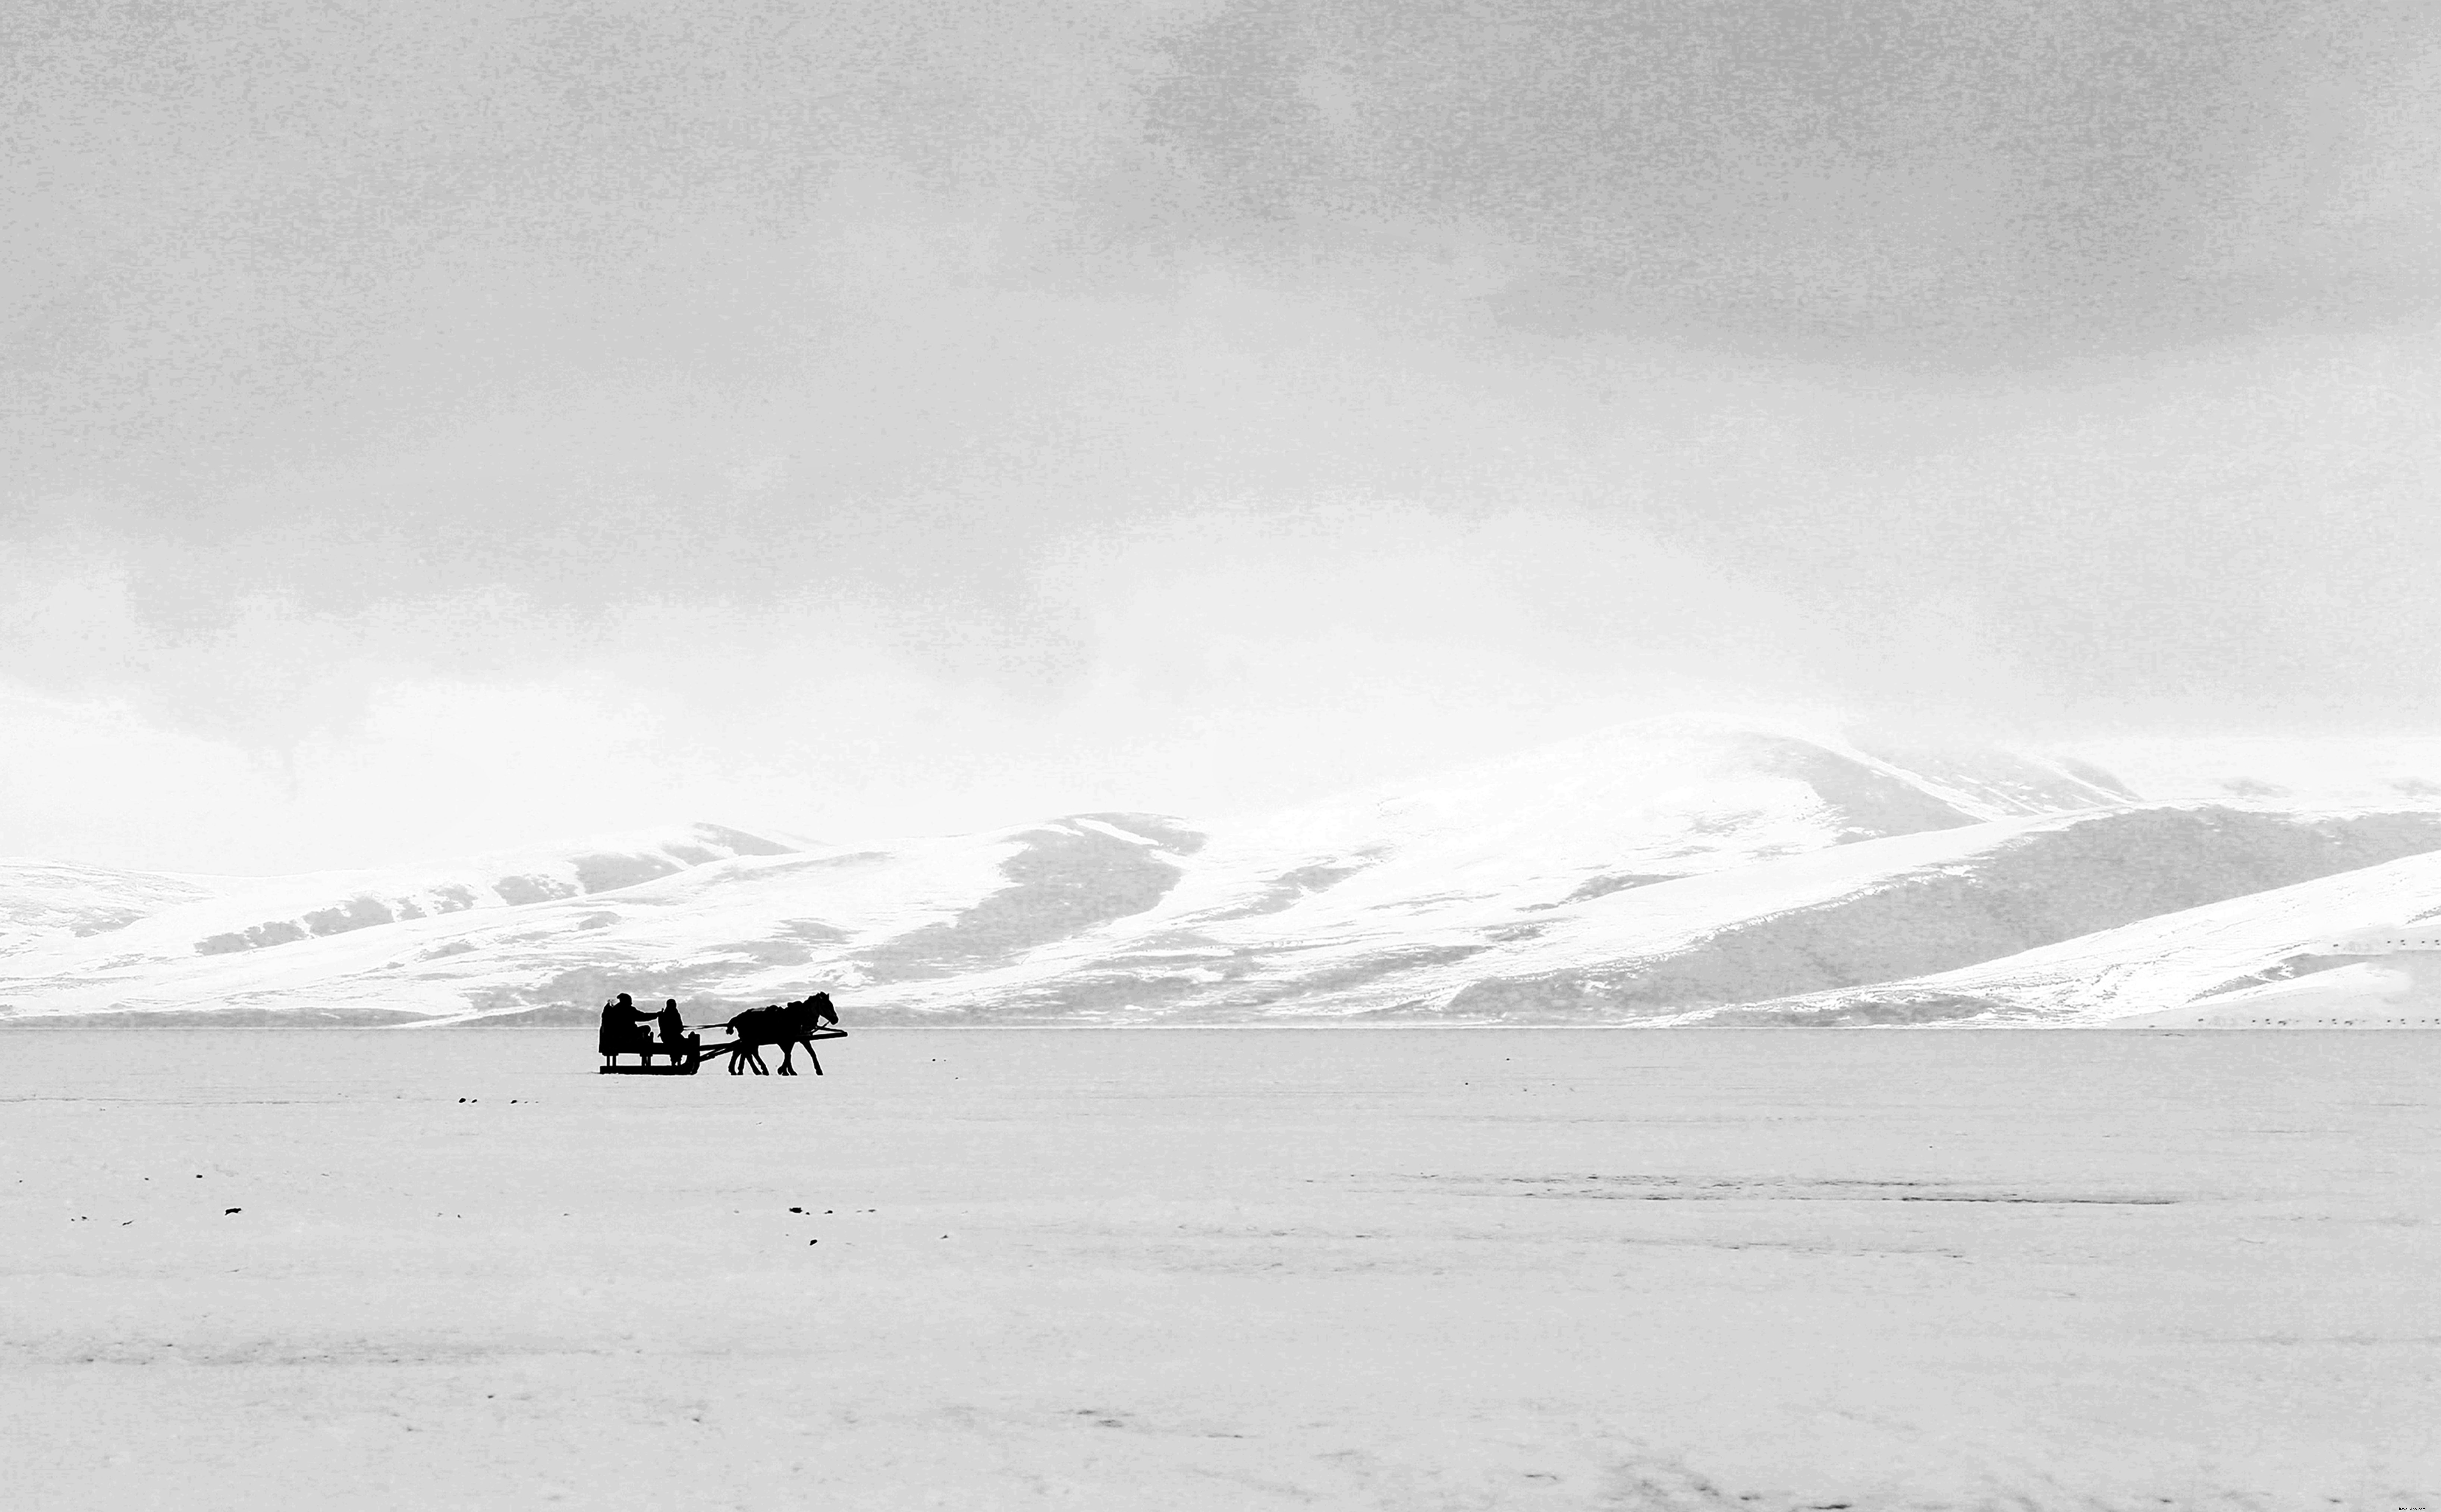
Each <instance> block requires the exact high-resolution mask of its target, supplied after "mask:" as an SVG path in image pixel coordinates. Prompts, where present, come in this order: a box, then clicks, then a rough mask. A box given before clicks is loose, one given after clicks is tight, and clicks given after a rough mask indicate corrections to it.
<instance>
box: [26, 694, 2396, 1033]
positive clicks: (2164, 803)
mask: <svg viewBox="0 0 2441 1512" xmlns="http://www.w3.org/2000/svg"><path fill="white" fill-rule="evenodd" d="M2114 750H2115V751H2116V753H2117V755H2118V756H2120V757H2123V758H2125V762H2124V763H2122V764H2121V765H2113V762H2112V756H2113V752H2114ZM2131 771H2132V772H2134V773H2136V774H2137V775H2135V776H2133V777H2131V776H2130V775H2129V773H2130V772H2131ZM2428 857H2436V858H2434V859H2432V860H2431V861H2430V864H2429V866H2427V865H2426V861H2427V858H2428ZM2419 867H2424V870H2419ZM2432 868H2441V742H2426V743H2418V742H2401V741H2391V742H2379V743H2356V744H2352V745H2349V744H2334V743H2328V742H2324V743H2319V744H2317V743H2302V744H2291V745H2279V744H2271V743H2260V742H2258V743H2251V744H2250V743H2245V742H2221V743H2203V742H2199V743H2189V744H2188V745H2186V746H2184V747H2174V746H2173V745H2172V744H2170V743H2161V742H2154V743H2149V744H2147V743H2125V744H2123V745H2122V746H2120V747H2084V748H2079V749H2075V750H2071V751H2068V752H2062V753H2050V754H2043V755H2034V754H2028V753H2020V752H2012V751H2005V750H1998V749H1988V748H1986V749H1976V748H1960V747H1947V746H1943V747H1933V746H1926V745H1924V744H1922V743H1908V742H1900V741H1893V740H1890V739H1888V738H1883V737H1877V736H1874V735H1872V734H1870V733H1840V732H1826V731H1817V730H1807V729H1801V728H1798V727H1793V726H1781V725H1772V724H1765V723H1756V722H1750V721H1741V720H1728V719H1721V718H1716V717H1708V716H1681V717H1673V718H1669V719H1661V720H1651V721H1644V722H1641V723H1638V724H1635V725H1629V726H1622V727H1618V728H1617V729H1606V730H1600V731H1597V732H1594V733H1591V734H1588V735H1585V736H1582V737H1579V738H1576V739H1572V740H1568V741H1563V742H1559V743H1556V744H1553V745H1550V746H1546V747H1538V748H1536V749H1532V750H1528V751H1523V752H1520V753H1517V754H1515V755H1512V756H1509V757H1504V758H1500V759H1496V760H1492V761H1485V762H1476V763H1472V764H1469V765H1464V766H1460V767H1456V768H1454V769H1452V770H1449V771H1446V772H1443V773H1441V774H1438V775H1437V776H1435V777H1433V778H1431V779H1428V780H1425V781H1420V782H1412V783H1396V784H1385V785H1381V786H1377V787H1374V788H1371V789H1367V790H1364V791H1360V792H1356V793H1351V794H1347V795H1343V796H1341V797H1338V798H1334V799H1330V800H1326V801H1318V802H1313V803H1307V804H1301V805H1297V806H1296V807H1294V808H1292V809H1288V810H1285V811H1281V812H1277V813H1273V814H1268V815H1260V816H1254V817H1251V818H1244V819H1229V820H1223V821H1219V822H1214V823H1209V824H1202V823H1195V822H1190V821H1187V820H1184V819H1172V818H1167V817H1163V816H1153V815H1142V814H1124V813H1102V814H1084V815H1073V816H1069V817H1067V818H1064V819H1051V820H1045V821H1042V822H1040V823H1036V824H1029V825H1021V826H1018V827H1015V828H1011V829H1006V830H999V831H992V832H987V833H985V834H981V835H969V836H951V837H925V838H915V839H901V840H892V841H886V842H877V843H872V844H864V845H824V844H820V843H816V842H813V841H808V840H805V839H802V838H799V837H792V836H785V835H777V834H758V833H752V832H749V831H744V830H736V829H728V828H723V827H720V826H714V825H694V826H683V827H679V828H676V829H666V830H660V831H653V832H646V833H642V834H634V835H626V836H619V837H609V838H606V839H603V840H597V841H590V842H586V843H582V844H578V845H572V846H567V847H560V848H551V849H547V850H542V851H529V852H522V853H515V854H506V855H492V856H484V857H474V858H468V859H465V860H461V861H457V862H451V863H446V864H442V865H437V866H428V867H408V868H393V869H388V870H382V871H367V872H350V873H312V874H308V875H302V876H292V877H278V878H228V877H190V876H172V875H164V874H156V873H131V872H121V871H109V870H106V869H100V868H93V867H81V866H76V865H72V864H68V863H60V862H41V861H0V1020H17V1021H33V1020H45V1021H68V1020H91V1019H96V1018H123V1017H128V1016H136V1015H144V1016H151V1015H179V1016H184V1017H187V1018H188V1019H189V1020H190V1021H194V1022H266V1023H294V1022H398V1023H407V1022H423V1021H467V1022H497V1023H507V1022H533V1021H537V1020H545V1019H555V1018H573V1017H585V1016H588V1015H589V1014H590V1013H591V1011H592V1010H593V1008H594V1007H595V1006H596V1005H598V1004H599V1002H600V1001H601V1000H602V999H603V998H604V997H605V996H606V995H607V994H608V993H610V992H615V991H630V992H634V993H636V994H637V995H638V996H639V997H640V998H643V997H660V996H671V997H677V998H678V999H681V1000H682V1001H683V1002H685V1003H686V1004H688V1005H689V1016H690V1017H691V1018H694V1019H696V1020H698V1021H701V1020H707V1019H711V1018H715V1017H726V1012H725V1010H726V1009H728V1008H732V1007H738V1006H746V1005H749V1004H751V1003H755V1002H763V1001H770V1000H775V999H781V998H784V997H794V996H802V995H803V994H804V993H805V991H808V990H811V989H812V988H814V987H818V986H819V987H825V988H828V989H829V990H831V991H832V992H834V994H835V995H838V996H839V998H840V999H841V1003H842V1006H843V1007H846V1008H848V1009H850V1010H851V1011H852V1012H854V1013H857V1014H859V1015H862V1016H864V1017H868V1018H873V1017H880V1018H890V1019H898V1020H904V1021H931V1022H1101V1023H1198V1022H1202V1023H1213V1022H1247V1021H1265V1020H1273V1019H1283V1018H1303V1019H1329V1020H1341V1021H1345V1020H1353V1019H1362V1020H1382V1021H1428V1022H1484V1021H1492V1022H1568V1023H1614V1022H1615V1023H1650V1024H1660V1023H1688V1022H1705V1021H1741V1022H1788V1023H1830V1022H1890V1021H1910V1022H1912V1021H1950V1020H1964V1021H2048V1022H2088V1021H2101V1020H2104V1019H2106V1018H2111V1017H2130V1016H2136V1015H2144V1014H2153V1015H2159V1014H2161V1013H2164V1012H2178V1011H2184V1010H2185V1009H2186V1008H2187V1007H2188V1006H2189V1005H2190V1004H2191V1003H2192V1002H2193V1001H2194V1000H2196V999H2197V998H2199V997H2201V996H2203V995H2206V994H2209V993H2214V992H2221V993H2226V992H2229V991H2233V990H2253V988H2254V987H2256V986H2259V985H2261V984H2262V983H2265V982H2270V981H2287V980H2289V979H2290V978H2291V977H2295V976H2297V975H2298V974H2299V972H2300V970H2301V967H2304V966H2310V967H2311V969H2309V970H2306V971H2305V974H2306V975H2313V974H2317V973H2320V972H2322V971H2323V970H2324V967H2323V966H2322V965H2320V964H2315V963H2319V962H2320V961H2321V960H2322V958H2321V957H2320V956H2318V955H2316V953H2315V951H2314V950H2313V949H2312V948H2310V947H2311V946H2312V945H2313V944H2314V941H2315V940H2316V939H2318V938H2320V937H2321V936H2322V935H2325V934H2328V933H2329V932H2330V931H2331V930H2332V929H2334V928H2341V927H2351V928H2365V927H2378V926H2386V925H2390V924H2395V923H2401V922H2404V921H2406V920H2408V919H2410V918H2412V917H2413V916H2414V913H2415V911H2416V910H2417V909H2427V908H2430V909H2441V893H2436V894H2435V895H2434V896H2432V897H2431V898H2429V899H2428V898H2427V897H2426V895H2425V891H2423V889H2424V883H2423V881H2422V880H2420V879H2422V878H2423V877H2424V876H2425V874H2426V871H2427V870H2432ZM2432 874H2433V875H2435V876H2441V871H2433V872H2432ZM2314 889H2322V890H2323V892H2322V893H2312V891H2311V890H2314ZM2300 890H2305V892H2306V893H2310V894H2311V896H2312V897H2322V896H2324V895H2328V896H2329V897H2331V898H2333V899H2339V898H2342V897H2344V898H2345V899H2346V900H2348V901H2346V902H2345V903H2336V902H2335V903H2333V904H2332V905H2331V906H2329V907H2322V906H2320V905H2316V904H2314V903H2312V902H2311V901H2310V898H2309V900H2308V901H2307V902H2306V903H2305V904H2302V905H2291V904H2286V903H2282V902H2280V901H2279V900H2280V899H2282V898H2287V897H2290V896H2292V895H2300ZM2250 900H2256V902H2255V903H2250ZM2264 900H2268V901H2264ZM2258 905H2259V906H2258ZM2384 909H2389V910H2391V911H2389V912H2387V913H2385V912H2384V911H2383V910H2384ZM2199 910H2200V911H2199ZM2214 910H2219V911H2217V912H2215V911H2214ZM2250 910H2251V911H2250ZM2190 915H2193V916H2195V917H2196V918H2197V919H2199V920H2203V921H2204V922H2202V923H2200V924H2197V925H2196V926H2194V927H2192V928H2191V927H2189V926H2187V925H2183V924H2180V923H2179V921H2180V920H2181V919H2184V918H2187V917H2189V916H2190ZM2207 915H2208V916H2209V917H2208V918H2207V917H2206V916H2207ZM2198 928H2199V929H2202V930H2203V931H2204V932H2205V934H2206V935H2208V936H2209V938H2210V939H2211V940H2213V941H2214V942H2215V944H2214V945H2213V946H2212V948H2211V949H2210V950H2209V951H2205V952H2203V953H2202V954H2197V953H2196V950H2197V947H2196V946H2195V944H2194V942H2195V940H2196V939H2197V938H2199V937H2198V936H2197V935H2196V933H2195V930H2196V929H2198ZM2300 931H2303V933H2302V934H2301V933H2300ZM2181 951H2184V952H2186V953H2187V954H2186V955H2183V956H2180V955H2179V952H2181ZM2165 953H2166V954H2165ZM2169 956H2179V959H2181V960H2187V959H2189V958H2190V957H2192V958H2193V959H2192V963H2191V968H2184V967H2182V968H2180V969H2179V970H2176V971H2173V970H2169V969H2167V968H2166V967H2164V968H2162V969H2157V970H2152V971H2151V973H2150V975H2148V974H2147V964H2146V963H2154V964H2155V965H2159V963H2161V961H2163V960H2166V959H2167V958H2168V957H2169ZM2334 959H2336V958H2334ZM2018 962H2023V963H2025V964H2023V965H2013V964H2012V963H2018ZM2343 964H2350V963H2343ZM2352 964H2353V965H2363V964H2364V963H2362V962H2356V963H2352ZM2333 969H2334V970H2335V969H2336V968H2333ZM1979 974H1980V975H1979ZM2361 975H2362V974H2361V973H2360V976H2361ZM2206 979H2210V980H2206ZM2354 980H2356V979H2353V978H2344V977H2342V976H2339V975H2333V977H2332V980H2331V981H2330V982H2326V983H2324V984H2323V989H2318V990H2338V988H2337V987H2335V986H2334V983H2344V982H2345V981H2354ZM2384 980H2385V981H2386V980H2387V979H2384ZM2098 981H2116V982H2121V983H2128V982H2145V983H2150V985H2148V986H2144V987H2142V988H2129V989H2127V990H2124V991H2116V992H2103V991H2101V990H2100V989H2099V988H2097V987H2095V986H2094V985H2093V983H2095V982H2098ZM2232 982H2236V983H2238V986H2237V987H2236V988H2232V987H2230V986H2229V984H2230V983H2232ZM2382 1000H2383V1001H2385V1002H2389V1003H2391V1004H2392V1005H2393V1006H2396V1004H2397V1003H2398V1002H2400V1001H2404V1000H2405V999H2400V998H2398V996H2397V994H2396V993H2393V994H2392V995H2391V997H2390V998H2387V999H2382ZM715 1010H721V1011H715ZM154 1021H157V1020H154Z"/></svg>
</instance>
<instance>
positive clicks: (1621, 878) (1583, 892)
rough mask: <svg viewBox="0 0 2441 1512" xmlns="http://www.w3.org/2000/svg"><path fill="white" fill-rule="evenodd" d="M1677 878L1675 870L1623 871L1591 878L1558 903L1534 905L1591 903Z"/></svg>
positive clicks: (1549, 906) (1549, 904)
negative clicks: (1613, 894) (1656, 871)
mask: <svg viewBox="0 0 2441 1512" xmlns="http://www.w3.org/2000/svg"><path fill="white" fill-rule="evenodd" d="M1677 880H1678V875H1677V873H1673V872H1663V873H1652V874H1644V873H1632V872H1621V873H1617V874H1615V875H1612V876H1598V877H1592V878H1589V879H1588V880H1586V881H1585V882H1583V883H1582V884H1580V885H1579V886H1578V888H1577V890H1576V891H1574V892H1571V893H1569V894H1568V895H1567V896H1566V897H1564V898H1562V899H1561V900H1560V901H1559V902H1558V903H1538V904H1536V905H1534V907H1536V908H1539V909H1556V908H1560V907H1563V906H1564V905H1566V904H1570V903H1591V902H1592V901H1593V900H1594V899H1596V898H1606V897H1609V896H1610V895H1611V894H1612V893H1614V892H1624V891H1627V890H1628V889H1630V888H1649V887H1651V886H1653V884H1654V883H1655V882H1675V881H1677Z"/></svg>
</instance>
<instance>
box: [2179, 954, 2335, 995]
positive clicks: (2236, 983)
mask: <svg viewBox="0 0 2441 1512" xmlns="http://www.w3.org/2000/svg"><path fill="white" fill-rule="evenodd" d="M2367 959H2368V958H2366V957H2364V956H2318V955H2315V954H2313V953H2312V952H2310V951H2308V952H2306V953H2305V954H2303V955H2294V956H2289V957H2287V959H2285V960H2282V961H2277V962H2274V963H2272V964H2270V965H2268V966H2266V967H2264V968H2263V969H2262V970H2260V971H2250V972H2248V973H2247V974H2246V975H2245V976H2243V977H2232V978H2231V979H2230V980H2229V981H2224V982H2222V983H2221V984H2220V985H2218V986H2216V987H2208V988H2206V989H2204V990H2203V991H2202V992H2199V993H2197V994H2196V997H2197V999H2199V1000H2200V999H2205V998H2217V997H2219V996H2220V995H2221V994H2223V993H2229V992H2243V991H2245V990H2246V989H2247V988H2249V987H2261V986H2264V985H2266V984H2268V983H2270V982H2274V981H2294V980H2295V979H2297V978H2299V977H2310V976H2312V975H2314V974H2315V973H2316V972H2318V971H2332V970H2336V969H2337V968H2339V967H2341V966H2355V965H2361V964H2363V963H2364V962H2365V961H2366V960H2367Z"/></svg>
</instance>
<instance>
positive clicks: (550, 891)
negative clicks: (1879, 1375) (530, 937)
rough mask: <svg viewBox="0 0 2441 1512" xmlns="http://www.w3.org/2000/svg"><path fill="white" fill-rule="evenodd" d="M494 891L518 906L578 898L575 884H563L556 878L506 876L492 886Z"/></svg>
mask: <svg viewBox="0 0 2441 1512" xmlns="http://www.w3.org/2000/svg"><path fill="white" fill-rule="evenodd" d="M492 891H495V892H497V893H498V894H499V895H500V896H501V897H502V898H503V899H505V900H506V901H508V902H509V903H511V904H513V905H518V906H522V905H525V904H528V903H549V902H551V900H553V899H555V898H572V897H574V896H576V887H575V885H574V884H573V883H570V882H563V881H561V880H560V879H559V878H557V877H555V876H504V877H501V878H499V879H497V881H495V882H494V883H493V884H492Z"/></svg>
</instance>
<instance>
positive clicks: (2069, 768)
mask: <svg viewBox="0 0 2441 1512" xmlns="http://www.w3.org/2000/svg"><path fill="white" fill-rule="evenodd" d="M2059 769H2060V770H2061V771H2064V772H2066V773H2068V774H2069V775H2070V777H2073V778H2075V779H2076V780H2077V781H2078V782H2080V783H2085V784H2086V785H2087V786H2088V787H2098V788H2101V789H2102V790H2103V791H2104V792H2106V793H2109V794H2113V795H2115V796H2117V797H2119V798H2123V799H2125V800H2126V801H2129V802H2131V803H2137V802H2142V801H2143V797H2144V795H2143V794H2142V793H2139V792H2137V791H2136V789H2134V788H2132V787H2130V786H2128V785H2127V784H2126V783H2123V782H2121V781H2120V780H2119V779H2118V778H2116V777H2114V776H2112V775H2111V774H2110V773H2108V772H2106V771H2105V770H2103V769H2102V768H2101V767H2099V766H2096V765H2093V764H2092V763H2091V762H2081V761H2078V760H2076V759H2075V758H2074V757H2063V758H2061V760H2060V764H2059Z"/></svg>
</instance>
